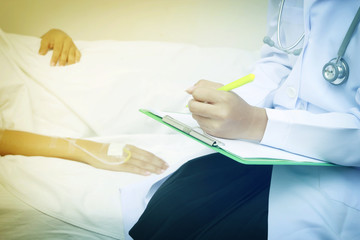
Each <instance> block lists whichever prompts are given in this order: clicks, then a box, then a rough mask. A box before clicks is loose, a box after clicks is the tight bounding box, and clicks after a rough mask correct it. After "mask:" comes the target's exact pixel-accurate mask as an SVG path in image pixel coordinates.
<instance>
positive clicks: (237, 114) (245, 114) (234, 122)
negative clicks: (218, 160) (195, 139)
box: [187, 80, 267, 141]
mask: <svg viewBox="0 0 360 240" xmlns="http://www.w3.org/2000/svg"><path fill="white" fill-rule="evenodd" d="M221 86H222V85H221V84H219V83H215V82H211V81H207V80H200V81H199V82H198V83H196V84H195V85H194V86H193V87H191V88H189V89H188V90H187V92H188V93H189V94H191V95H192V96H193V99H192V100H190V101H189V104H188V106H189V110H190V112H191V113H192V116H193V118H194V119H195V120H196V121H197V122H198V124H199V126H200V127H201V129H202V130H204V131H205V132H206V133H208V134H210V135H212V136H215V137H221V138H228V139H248V140H255V141H261V139H262V138H263V135H264V132H265V128H266V124H267V115H266V111H265V109H263V108H258V107H254V106H251V105H250V104H248V103H247V102H246V101H244V100H243V99H242V98H241V97H240V96H238V95H237V94H235V93H234V92H232V91H229V92H227V91H221V90H217V89H218V88H219V87H221Z"/></svg>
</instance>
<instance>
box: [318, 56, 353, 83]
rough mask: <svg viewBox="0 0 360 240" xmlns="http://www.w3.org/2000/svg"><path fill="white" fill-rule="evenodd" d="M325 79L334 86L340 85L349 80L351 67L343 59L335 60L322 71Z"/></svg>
mask: <svg viewBox="0 0 360 240" xmlns="http://www.w3.org/2000/svg"><path fill="white" fill-rule="evenodd" d="M322 75H323V77H324V79H325V80H326V81H328V82H330V83H331V84H333V85H340V84H342V83H344V82H346V80H347V79H348V78H349V66H348V64H347V63H346V61H345V60H344V59H343V58H333V59H331V60H330V61H329V62H328V63H326V64H325V65H324V67H323V70H322Z"/></svg>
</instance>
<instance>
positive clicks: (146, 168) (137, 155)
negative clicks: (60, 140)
mask: <svg viewBox="0 0 360 240" xmlns="http://www.w3.org/2000/svg"><path fill="white" fill-rule="evenodd" d="M76 144H77V146H79V147H80V148H79V149H84V150H83V151H81V152H82V153H80V154H77V155H78V156H76V157H75V158H77V159H80V161H81V162H84V163H87V164H89V165H91V166H93V167H96V168H101V169H105V170H111V171H119V172H129V173H135V174H140V175H145V176H147V175H150V174H152V173H155V174H160V173H163V172H164V171H165V170H166V169H167V168H168V167H169V166H168V165H167V163H166V162H164V161H163V160H162V159H160V158H158V157H157V156H155V155H154V154H152V153H150V152H148V151H145V150H143V149H140V148H138V147H135V146H133V145H129V144H127V145H125V148H126V149H127V150H128V151H129V152H130V153H131V155H130V156H131V157H130V158H129V159H128V160H127V161H126V162H123V163H121V162H122V161H123V160H124V159H125V158H126V156H127V154H126V152H125V153H124V154H123V155H124V156H125V157H124V158H117V157H114V156H108V155H107V150H108V146H109V144H103V143H98V142H93V141H87V140H77V141H76ZM104 146H105V147H104ZM79 149H77V150H79ZM86 152H88V153H86ZM89 153H90V154H89ZM91 155H93V156H91ZM94 155H95V156H94ZM96 158H100V160H99V159H96ZM107 162H108V163H110V164H108V163H107ZM113 163H120V164H113Z"/></svg>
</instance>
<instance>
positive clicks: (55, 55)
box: [50, 41, 62, 66]
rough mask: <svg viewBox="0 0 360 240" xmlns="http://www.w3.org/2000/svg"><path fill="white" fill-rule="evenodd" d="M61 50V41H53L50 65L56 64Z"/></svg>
mask: <svg viewBox="0 0 360 240" xmlns="http://www.w3.org/2000/svg"><path fill="white" fill-rule="evenodd" d="M61 51H62V43H61V42H58V41H55V43H54V48H53V55H52V57H51V61H50V65H51V66H55V65H56V63H57V62H58V60H59V57H60V54H61Z"/></svg>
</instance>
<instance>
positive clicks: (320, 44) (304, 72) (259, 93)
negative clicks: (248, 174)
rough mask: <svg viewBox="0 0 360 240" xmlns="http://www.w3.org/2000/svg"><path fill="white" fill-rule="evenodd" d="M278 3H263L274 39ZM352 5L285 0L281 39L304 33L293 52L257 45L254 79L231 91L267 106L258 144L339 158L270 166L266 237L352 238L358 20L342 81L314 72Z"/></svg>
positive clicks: (359, 79)
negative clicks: (325, 164)
mask: <svg viewBox="0 0 360 240" xmlns="http://www.w3.org/2000/svg"><path fill="white" fill-rule="evenodd" d="M280 2H281V1H280V0H270V2H269V16H268V36H269V37H271V39H272V40H273V41H274V43H275V44H278V43H277V42H278V41H277V18H278V12H279V6H280ZM359 7H360V1H359V0H303V1H302V0H301V1H299V0H286V1H285V4H284V8H283V14H282V17H281V25H280V38H281V42H282V44H283V45H284V46H290V45H292V44H293V43H294V42H296V40H298V39H299V38H300V36H301V35H302V33H303V32H304V33H305V37H304V39H303V40H302V41H301V43H300V44H299V46H297V47H296V48H295V49H299V48H302V51H301V54H300V55H299V56H294V55H291V54H290V55H289V54H286V53H284V52H282V51H280V50H278V49H276V48H274V47H270V46H267V45H265V46H264V47H263V49H262V58H261V60H260V61H259V62H258V63H257V65H256V66H255V70H254V73H255V76H256V79H255V81H254V82H253V83H251V84H248V85H247V86H244V87H242V88H239V89H238V90H236V92H237V93H238V94H239V95H240V96H244V98H245V99H246V100H247V101H248V102H250V103H253V104H256V105H258V106H262V107H266V108H267V114H268V118H269V121H268V124H267V128H266V131H265V135H264V138H263V139H262V144H266V145H270V146H273V147H277V148H281V149H285V150H287V151H291V152H294V153H298V154H302V155H307V156H311V157H314V158H320V159H326V161H328V162H332V163H335V164H338V165H340V166H338V167H311V166H310V167H309V166H275V167H274V169H273V175H272V183H271V190H270V202H269V236H268V238H269V239H274V240H281V239H284V240H285V239H286V240H290V239H299V240H304V239H306V240H311V239H317V240H318V239H326V240H329V239H346V240H349V239H354V240H355V239H360V26H357V28H356V30H355V32H354V34H353V36H352V38H351V41H350V43H349V45H348V47H347V50H346V52H345V55H344V59H345V60H346V61H347V63H348V65H349V68H350V75H349V79H348V80H347V82H345V83H344V84H342V85H339V86H334V85H332V84H330V83H329V82H327V81H325V80H324V78H323V76H322V68H323V66H324V65H325V64H326V63H327V62H328V61H330V60H331V59H332V58H335V57H337V51H338V49H339V47H340V45H341V43H342V41H343V39H344V36H345V34H346V32H347V30H348V28H349V26H350V24H351V22H352V20H353V18H354V17H355V15H356V12H357V10H358V8H359ZM249 93H250V94H251V95H249ZM255 93H256V94H255Z"/></svg>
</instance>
